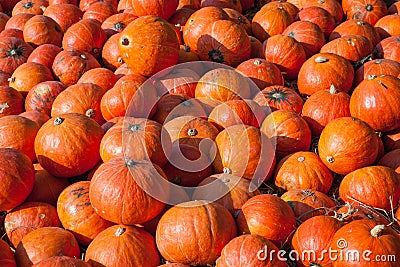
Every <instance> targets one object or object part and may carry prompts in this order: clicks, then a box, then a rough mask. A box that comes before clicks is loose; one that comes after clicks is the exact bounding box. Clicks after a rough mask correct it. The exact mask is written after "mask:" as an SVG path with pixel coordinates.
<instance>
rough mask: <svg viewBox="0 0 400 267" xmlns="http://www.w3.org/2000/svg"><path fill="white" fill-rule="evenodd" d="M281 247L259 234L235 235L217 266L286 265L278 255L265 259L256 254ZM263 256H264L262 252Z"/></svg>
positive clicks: (258, 266) (259, 266)
mask: <svg viewBox="0 0 400 267" xmlns="http://www.w3.org/2000/svg"><path fill="white" fill-rule="evenodd" d="M278 250H279V249H278V248H277V247H276V246H275V245H274V244H273V243H272V242H271V241H269V240H268V239H265V238H264V237H261V236H258V235H249V234H245V235H241V236H238V237H235V238H234V239H232V240H231V241H229V243H228V244H227V245H226V246H225V247H224V249H223V250H222V253H221V256H220V257H219V258H218V259H217V262H216V265H215V266H216V267H233V266H240V265H242V264H244V265H249V266H254V267H272V266H276V267H284V266H286V263H285V262H284V261H280V260H279V259H278V258H277V257H276V256H275V257H273V258H272V259H271V258H270V257H267V258H266V259H265V260H263V259H257V257H254V255H259V254H258V253H259V252H260V251H264V252H265V253H267V255H268V254H269V252H271V251H278ZM261 256H264V255H263V254H261Z"/></svg>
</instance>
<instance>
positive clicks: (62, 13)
mask: <svg viewBox="0 0 400 267" xmlns="http://www.w3.org/2000/svg"><path fill="white" fill-rule="evenodd" d="M43 15H45V16H47V17H49V18H52V19H53V20H54V21H55V22H57V23H58V25H59V26H60V28H61V30H62V31H63V32H65V31H66V30H67V29H68V28H69V27H70V26H72V25H73V24H75V23H77V22H78V21H79V20H81V19H82V16H83V12H82V10H80V9H79V8H78V6H76V5H72V4H67V3H63V4H61V3H60V4H53V5H49V6H48V7H47V8H46V10H45V11H44V13H43Z"/></svg>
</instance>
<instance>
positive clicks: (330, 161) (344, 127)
mask: <svg viewBox="0 0 400 267" xmlns="http://www.w3.org/2000/svg"><path fill="white" fill-rule="evenodd" d="M339 144H340V145H339ZM354 144H357V146H355V145H354ZM378 149H379V143H378V138H377V135H376V134H375V132H374V130H373V129H372V128H371V127H370V126H368V124H366V123H365V122H363V121H361V120H359V119H356V118H351V117H343V118H337V119H334V120H332V121H331V122H329V123H328V124H327V125H326V126H325V128H324V129H323V130H322V133H321V136H320V138H319V141H318V152H319V156H320V158H321V159H322V161H323V162H324V164H325V165H326V166H327V167H328V168H329V169H330V170H331V171H333V172H336V173H339V174H348V173H350V172H352V171H354V170H357V169H359V168H362V167H365V166H368V165H371V164H372V163H374V161H375V159H376V157H377V155H378Z"/></svg>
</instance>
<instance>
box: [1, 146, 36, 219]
mask: <svg viewBox="0 0 400 267" xmlns="http://www.w3.org/2000/svg"><path fill="white" fill-rule="evenodd" d="M0 152H1V153H0V158H1V161H0V169H1V177H2V178H1V179H2V181H3V182H2V183H1V186H0V192H1V197H0V210H3V211H6V210H10V209H12V208H15V207H16V206H18V205H20V204H22V203H23V202H24V200H25V199H26V198H27V197H28V195H29V193H30V192H31V190H32V187H33V183H34V180H35V173H34V169H33V165H32V162H31V160H30V159H29V158H28V157H27V156H26V155H25V154H23V153H22V152H20V151H18V150H16V149H14V148H0ZM16 178H17V179H16Z"/></svg>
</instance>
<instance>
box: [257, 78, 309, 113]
mask: <svg viewBox="0 0 400 267" xmlns="http://www.w3.org/2000/svg"><path fill="white" fill-rule="evenodd" d="M253 100H254V101H255V102H257V103H258V104H259V105H260V106H261V107H263V108H264V112H265V114H268V113H269V112H270V111H275V110H288V111H293V112H296V113H297V114H300V113H301V108H302V107H303V104H304V101H303V99H302V98H301V96H300V95H299V94H298V93H297V92H296V91H295V90H293V89H291V88H289V87H286V86H283V85H272V86H268V87H265V88H264V89H263V90H262V91H261V92H259V93H258V94H257V95H256V96H255V97H254V98H253Z"/></svg>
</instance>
